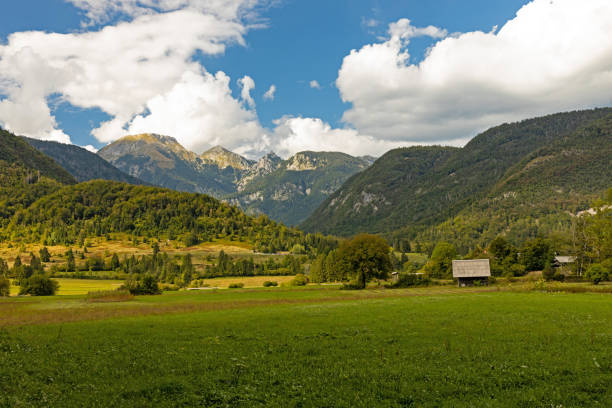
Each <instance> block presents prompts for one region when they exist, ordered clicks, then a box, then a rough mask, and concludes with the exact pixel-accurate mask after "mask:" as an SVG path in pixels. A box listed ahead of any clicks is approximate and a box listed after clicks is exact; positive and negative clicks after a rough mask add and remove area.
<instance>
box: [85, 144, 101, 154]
mask: <svg viewBox="0 0 612 408" xmlns="http://www.w3.org/2000/svg"><path fill="white" fill-rule="evenodd" d="M81 147H82V148H83V149H85V150H88V151H90V152H92V153H98V149H96V148H95V147H93V146H92V145H87V146H81Z"/></svg>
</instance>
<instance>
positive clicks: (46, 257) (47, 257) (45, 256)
mask: <svg viewBox="0 0 612 408" xmlns="http://www.w3.org/2000/svg"><path fill="white" fill-rule="evenodd" d="M38 254H39V255H40V260H41V261H42V262H51V254H50V253H49V250H48V249H47V247H43V248H42V249H41V250H40V251H38Z"/></svg>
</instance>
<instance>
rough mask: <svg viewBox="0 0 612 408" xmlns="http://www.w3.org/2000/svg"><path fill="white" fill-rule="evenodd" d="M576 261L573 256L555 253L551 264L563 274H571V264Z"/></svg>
mask: <svg viewBox="0 0 612 408" xmlns="http://www.w3.org/2000/svg"><path fill="white" fill-rule="evenodd" d="M574 262H576V257H575V256H565V255H557V256H555V259H553V262H552V266H554V267H555V268H557V269H558V270H559V272H561V273H562V274H564V275H568V274H571V271H572V268H571V265H572V264H573V263H574Z"/></svg>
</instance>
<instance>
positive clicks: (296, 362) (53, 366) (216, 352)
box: [0, 287, 612, 407]
mask: <svg viewBox="0 0 612 408" xmlns="http://www.w3.org/2000/svg"><path fill="white" fill-rule="evenodd" d="M610 296H611V295H609V294H562V293H539V292H528V293H520V292H504V291H497V290H496V289H495V288H473V289H457V288H451V287H440V288H420V289H406V290H366V291H358V292H348V291H339V290H337V289H331V288H316V287H313V288H302V289H286V288H276V289H270V290H265V289H244V290H233V291H228V290H219V291H206V292H196V293H193V292H179V293H176V292H175V293H167V294H164V295H162V296H153V297H137V298H136V299H135V300H133V301H130V302H125V303H118V304H90V303H86V302H85V301H84V300H83V298H82V297H80V296H64V297H52V298H13V299H8V300H0V326H4V329H0V367H1V369H0V406H99V407H110V406H116V407H126V406H140V407H149V406H162V407H164V406H167V407H171V406H210V407H257V406H262V407H263V406H266V407H268V406H270V407H374V406H381V407H410V406H414V407H500V406H508V407H591V406H601V407H604V406H611V401H612V387H610V384H611V383H612V297H610ZM62 322H63V323H62Z"/></svg>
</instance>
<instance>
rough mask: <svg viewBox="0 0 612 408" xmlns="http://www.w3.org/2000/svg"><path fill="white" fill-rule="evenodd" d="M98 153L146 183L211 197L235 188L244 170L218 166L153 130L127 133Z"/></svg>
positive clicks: (228, 192) (210, 159)
mask: <svg viewBox="0 0 612 408" xmlns="http://www.w3.org/2000/svg"><path fill="white" fill-rule="evenodd" d="M98 154H99V155H100V157H102V158H103V159H105V160H106V161H108V162H109V163H111V164H112V165H114V166H115V167H117V168H118V169H120V170H122V171H124V172H126V173H128V174H130V175H132V176H134V177H138V178H139V179H141V180H144V181H146V182H148V183H151V184H155V185H158V186H162V187H167V188H171V189H174V190H178V191H187V192H193V193H204V194H210V195H212V196H214V197H221V196H223V195H225V194H230V193H232V192H234V191H235V187H234V183H236V181H237V180H239V179H240V178H241V177H242V174H243V172H244V171H243V170H241V169H238V168H234V167H231V166H224V167H220V166H219V165H218V164H217V163H216V162H214V160H213V159H212V158H209V159H203V158H201V157H200V156H198V155H197V154H195V153H194V152H191V151H189V150H187V149H185V148H184V147H183V146H181V145H180V144H179V143H178V142H177V141H176V139H174V138H172V137H169V136H161V135H155V134H142V135H134V136H126V137H124V138H122V139H119V140H117V141H116V142H113V143H111V144H109V145H108V146H106V147H104V148H103V149H101V150H100V151H99V152H98ZM213 156H214V155H213ZM245 160H246V159H245Z"/></svg>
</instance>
